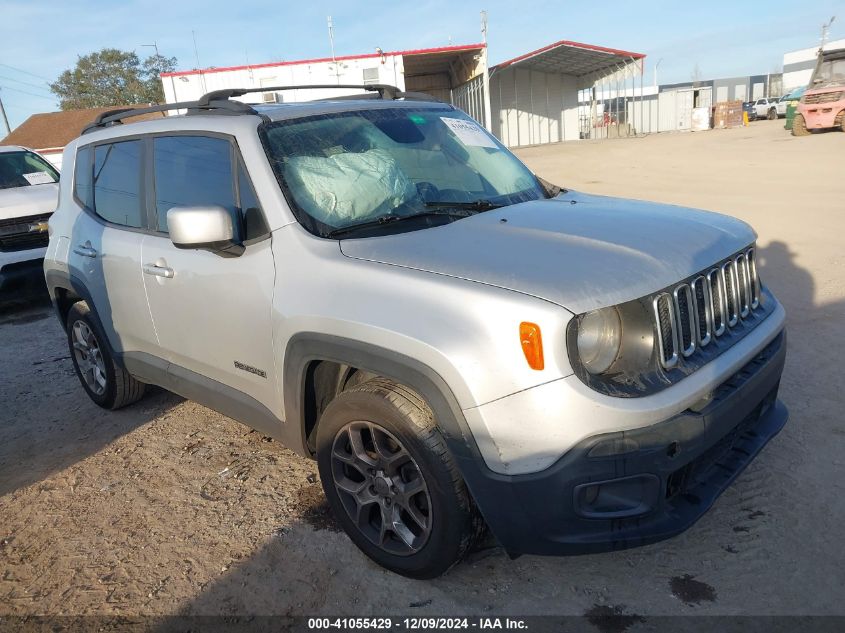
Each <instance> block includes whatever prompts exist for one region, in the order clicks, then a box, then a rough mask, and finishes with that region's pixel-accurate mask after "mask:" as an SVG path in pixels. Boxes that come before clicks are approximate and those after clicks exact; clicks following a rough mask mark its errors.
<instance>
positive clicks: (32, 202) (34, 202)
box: [0, 183, 59, 220]
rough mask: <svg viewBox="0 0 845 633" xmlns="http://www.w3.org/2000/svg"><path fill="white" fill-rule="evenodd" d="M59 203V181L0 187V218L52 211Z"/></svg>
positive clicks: (8, 218)
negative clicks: (10, 187)
mask: <svg viewBox="0 0 845 633" xmlns="http://www.w3.org/2000/svg"><path fill="white" fill-rule="evenodd" d="M58 203H59V184H58V183H50V184H44V185H29V186H27V187H13V188H12V189H0V220H11V219H13V218H21V217H26V216H28V215H40V214H42V213H51V212H53V211H55V210H56V206H57V205H58Z"/></svg>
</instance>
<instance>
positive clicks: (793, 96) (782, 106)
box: [775, 86, 805, 117]
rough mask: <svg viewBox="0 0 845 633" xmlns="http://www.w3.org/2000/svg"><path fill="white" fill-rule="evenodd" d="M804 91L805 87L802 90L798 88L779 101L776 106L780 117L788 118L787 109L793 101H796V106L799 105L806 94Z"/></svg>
mask: <svg viewBox="0 0 845 633" xmlns="http://www.w3.org/2000/svg"><path fill="white" fill-rule="evenodd" d="M804 90H805V88H804V87H803V86H802V87H801V88H796V89H795V90H792V91H790V92H788V93H787V94H785V95H783V96H782V97H781V98H780V99H778V102H777V104H775V105H776V107H777V112H778V116H779V117H782V116H783V117H785V116H786V107H787V106H788V105H789V103H790V102H791V101H794V102H795V103H796V105H797V104H798V100H799V99H800V98H801V95H803V94H804Z"/></svg>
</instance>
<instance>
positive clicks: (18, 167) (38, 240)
mask: <svg viewBox="0 0 845 633" xmlns="http://www.w3.org/2000/svg"><path fill="white" fill-rule="evenodd" d="M58 182H59V172H58V171H57V170H56V168H55V167H53V166H52V165H51V164H50V163H49V162H47V160H46V159H45V158H44V157H42V156H40V155H38V154H36V153H35V152H33V151H31V150H28V149H26V148H25V147H18V146H16V145H9V146H5V147H0V288H3V287H4V286H6V285H7V284H8V283H9V282H10V281H12V280H13V279H17V278H21V277H23V276H25V275H27V274H28V273H30V272H33V273H38V274H40V273H41V270H42V265H43V264H42V262H43V260H44V253H45V252H46V250H47V240H48V237H47V220H48V218H49V217H50V215H51V214H52V213H53V211H54V210H55V208H56V204H57V202H58V197H59V184H58Z"/></svg>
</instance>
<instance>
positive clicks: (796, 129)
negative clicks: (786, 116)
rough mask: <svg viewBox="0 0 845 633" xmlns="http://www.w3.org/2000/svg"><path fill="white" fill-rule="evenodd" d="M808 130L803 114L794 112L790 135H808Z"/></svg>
mask: <svg viewBox="0 0 845 633" xmlns="http://www.w3.org/2000/svg"><path fill="white" fill-rule="evenodd" d="M809 134H810V130H808V129H807V122H806V121H805V120H804V115H803V114H796V115H795V118H794V119H792V136H809Z"/></svg>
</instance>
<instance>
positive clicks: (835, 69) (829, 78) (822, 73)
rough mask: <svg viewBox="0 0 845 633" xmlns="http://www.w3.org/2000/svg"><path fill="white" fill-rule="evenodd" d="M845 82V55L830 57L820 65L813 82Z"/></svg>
mask: <svg viewBox="0 0 845 633" xmlns="http://www.w3.org/2000/svg"><path fill="white" fill-rule="evenodd" d="M829 83H845V57H842V58H841V59H830V60H827V61H824V62H822V63H821V65H820V66H819V70H818V72H817V73H816V76H815V78H814V79H813V84H829Z"/></svg>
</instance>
